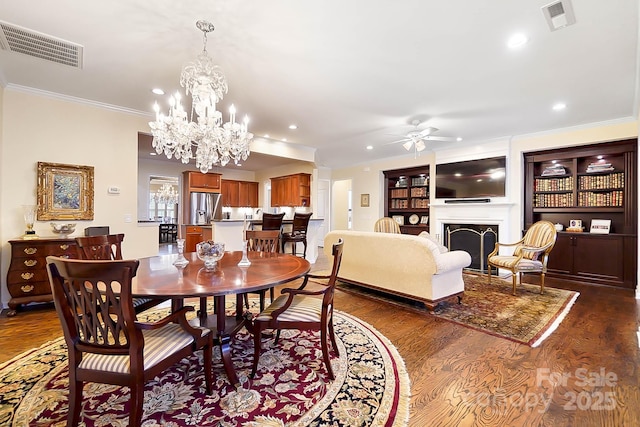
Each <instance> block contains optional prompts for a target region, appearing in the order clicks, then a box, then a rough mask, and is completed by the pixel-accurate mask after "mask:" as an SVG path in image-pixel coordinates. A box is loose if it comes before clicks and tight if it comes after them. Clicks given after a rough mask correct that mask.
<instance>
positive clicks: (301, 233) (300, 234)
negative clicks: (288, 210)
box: [282, 212, 313, 258]
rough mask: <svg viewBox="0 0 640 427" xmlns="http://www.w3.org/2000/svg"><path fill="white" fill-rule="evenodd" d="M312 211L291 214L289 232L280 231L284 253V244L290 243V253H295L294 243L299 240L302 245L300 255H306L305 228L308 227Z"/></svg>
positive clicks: (304, 256)
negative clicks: (291, 220)
mask: <svg viewBox="0 0 640 427" xmlns="http://www.w3.org/2000/svg"><path fill="white" fill-rule="evenodd" d="M311 215H313V212H309V213H300V212H296V213H294V214H293V224H292V226H291V232H290V233H282V252H283V253H284V245H285V244H287V243H291V244H292V245H291V253H292V254H293V255H296V245H297V243H298V242H301V243H302V245H303V246H304V251H303V252H302V257H303V258H306V257H307V230H308V229H309V220H310V219H311Z"/></svg>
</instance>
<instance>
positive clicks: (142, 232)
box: [0, 88, 158, 306]
mask: <svg viewBox="0 0 640 427" xmlns="http://www.w3.org/2000/svg"><path fill="white" fill-rule="evenodd" d="M2 106H3V108H2V120H3V123H4V125H5V126H4V127H3V132H2V141H1V149H2V151H1V158H0V182H1V183H3V185H2V186H1V187H0V241H1V242H2V258H1V261H0V265H1V272H0V279H1V283H2V286H1V288H0V293H1V297H2V303H3V306H6V303H7V301H8V300H9V295H8V292H7V288H6V277H7V269H8V265H9V260H10V249H9V244H8V243H7V242H8V240H10V239H15V238H17V237H19V236H21V235H22V234H23V233H24V230H25V225H24V221H23V217H22V208H21V206H22V205H24V204H35V203H36V183H37V176H36V174H37V162H39V161H41V162H54V163H66V164H73V165H88V166H93V167H94V168H95V171H94V174H95V175H94V178H95V201H94V208H95V219H94V220H93V221H74V222H77V223H78V225H77V231H76V233H75V235H80V234H82V232H83V230H84V228H85V227H88V226H101V225H108V226H110V227H111V231H113V232H118V233H125V235H126V238H125V241H124V246H123V252H124V254H125V256H126V257H130V258H134V257H143V256H149V255H155V254H156V253H157V251H158V237H157V229H156V228H153V227H138V225H137V222H136V217H137V196H138V195H137V186H136V185H135V183H136V182H137V181H138V165H137V157H138V139H137V138H138V131H146V130H147V128H148V124H147V122H148V120H149V118H148V117H143V116H141V115H134V114H131V113H126V112H119V111H115V110H110V109H106V108H104V107H95V106H91V105H86V104H81V103H79V102H70V101H66V100H60V99H53V98H50V97H44V96H40V95H36V94H32V93H25V92H21V91H18V90H15V89H11V88H6V89H5V90H4V97H3V102H2ZM109 186H117V187H120V189H121V192H120V194H118V195H113V194H108V193H107V188H108V187H109ZM125 215H130V217H131V222H129V223H127V222H125ZM34 228H35V231H36V232H37V233H38V234H39V235H41V236H51V235H52V233H51V231H50V226H49V221H40V222H36V224H35V227H34Z"/></svg>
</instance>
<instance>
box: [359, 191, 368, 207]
mask: <svg viewBox="0 0 640 427" xmlns="http://www.w3.org/2000/svg"><path fill="white" fill-rule="evenodd" d="M360 207H363V208H368V207H369V194H366V193H363V194H360Z"/></svg>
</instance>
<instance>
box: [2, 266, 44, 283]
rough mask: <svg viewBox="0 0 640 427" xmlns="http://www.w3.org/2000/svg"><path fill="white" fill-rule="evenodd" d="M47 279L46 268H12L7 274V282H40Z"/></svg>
mask: <svg viewBox="0 0 640 427" xmlns="http://www.w3.org/2000/svg"><path fill="white" fill-rule="evenodd" d="M40 281H47V282H48V281H49V275H48V274H47V270H46V269H42V268H39V269H31V270H28V269H27V270H24V269H23V270H13V271H9V274H7V283H8V284H10V283H17V284H20V283H26V282H40Z"/></svg>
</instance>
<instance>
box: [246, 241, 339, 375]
mask: <svg viewBox="0 0 640 427" xmlns="http://www.w3.org/2000/svg"><path fill="white" fill-rule="evenodd" d="M343 246H344V243H343V241H342V239H340V240H338V242H337V243H335V244H334V245H333V248H332V254H333V267H332V268H331V274H330V275H328V276H324V275H314V274H307V275H306V276H305V277H304V280H303V282H302V285H300V287H299V288H297V289H293V288H285V289H283V290H282V295H280V296H279V297H278V298H276V300H275V301H273V302H272V303H271V304H270V305H269V307H267V308H266V309H265V310H262V311H261V312H260V314H259V315H258V316H256V317H255V318H254V319H253V343H254V350H253V351H254V353H253V367H252V368H251V377H252V378H253V377H254V376H255V374H256V372H257V370H258V360H259V359H260V352H261V351H262V331H264V330H265V329H276V330H277V333H276V337H275V343H276V344H277V343H278V340H279V339H280V331H281V330H282V329H300V330H312V331H320V346H321V348H322V358H323V359H324V364H325V365H326V367H327V373H328V375H329V378H330V379H331V380H333V379H335V376H334V374H333V370H332V369H331V361H330V360H329V345H328V344H329V343H328V340H329V339H330V340H331V345H332V347H333V351H334V352H335V354H336V356H339V355H340V354H339V352H338V346H337V344H336V337H335V333H334V329H333V295H334V292H335V286H336V280H337V277H338V271H339V270H340V262H341V260H342V250H343ZM313 279H316V280H317V279H326V280H327V282H326V283H323V282H317V284H318V285H321V286H322V288H321V289H319V290H307V289H305V287H306V286H307V284H308V283H309V282H310V281H312V282H314V283H316V282H315V281H314V280H313Z"/></svg>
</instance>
